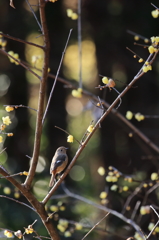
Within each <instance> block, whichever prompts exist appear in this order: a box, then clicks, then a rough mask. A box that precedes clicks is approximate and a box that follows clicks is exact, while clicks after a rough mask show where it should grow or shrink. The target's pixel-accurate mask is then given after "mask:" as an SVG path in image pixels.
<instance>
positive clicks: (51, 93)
mask: <svg viewBox="0 0 159 240" xmlns="http://www.w3.org/2000/svg"><path fill="white" fill-rule="evenodd" d="M72 30H73V29H70V32H69V34H68V38H67V41H66V44H65V48H64V51H63V52H62V56H61V60H60V64H59V67H58V70H57V73H56V77H55V80H54V83H53V86H52V89H51V92H50V95H49V99H48V102H47V106H46V109H45V113H44V116H43V119H42V124H44V121H45V117H46V114H47V111H48V109H49V105H50V101H51V98H52V95H53V92H54V89H55V85H56V82H57V78H58V75H59V72H60V68H61V65H62V62H63V58H64V55H65V52H66V48H67V45H68V42H69V39H70V36H71V32H72Z"/></svg>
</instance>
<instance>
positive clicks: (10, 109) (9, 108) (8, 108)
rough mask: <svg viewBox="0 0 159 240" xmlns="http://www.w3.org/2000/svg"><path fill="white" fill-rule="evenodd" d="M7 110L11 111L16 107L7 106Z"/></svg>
mask: <svg viewBox="0 0 159 240" xmlns="http://www.w3.org/2000/svg"><path fill="white" fill-rule="evenodd" d="M5 110H6V111H7V112H11V111H13V110H14V107H10V106H7V107H6V108H5Z"/></svg>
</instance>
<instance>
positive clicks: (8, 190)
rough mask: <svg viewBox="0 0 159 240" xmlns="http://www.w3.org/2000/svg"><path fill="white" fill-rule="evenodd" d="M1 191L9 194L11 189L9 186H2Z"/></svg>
mask: <svg viewBox="0 0 159 240" xmlns="http://www.w3.org/2000/svg"><path fill="white" fill-rule="evenodd" d="M3 192H4V193H5V194H7V195H9V194H11V189H10V188H9V187H4V188H3Z"/></svg>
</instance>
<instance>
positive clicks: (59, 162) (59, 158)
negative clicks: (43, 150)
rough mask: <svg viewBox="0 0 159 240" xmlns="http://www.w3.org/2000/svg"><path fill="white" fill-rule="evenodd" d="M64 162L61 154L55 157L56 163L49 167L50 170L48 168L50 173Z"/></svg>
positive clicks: (63, 156) (64, 156)
mask: <svg viewBox="0 0 159 240" xmlns="http://www.w3.org/2000/svg"><path fill="white" fill-rule="evenodd" d="M64 161H66V155H64V154H62V155H59V156H57V158H56V162H55V163H54V164H53V165H51V168H50V173H52V171H54V170H55V169H56V168H58V167H59V166H61V164H62V163H63V162H64Z"/></svg>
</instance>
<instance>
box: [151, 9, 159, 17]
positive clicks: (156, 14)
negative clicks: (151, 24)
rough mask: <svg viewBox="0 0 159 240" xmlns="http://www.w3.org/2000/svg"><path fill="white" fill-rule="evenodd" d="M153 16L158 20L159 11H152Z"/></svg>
mask: <svg viewBox="0 0 159 240" xmlns="http://www.w3.org/2000/svg"><path fill="white" fill-rule="evenodd" d="M151 15H152V17H153V18H158V16H159V12H158V10H157V9H155V10H153V11H151Z"/></svg>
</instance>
